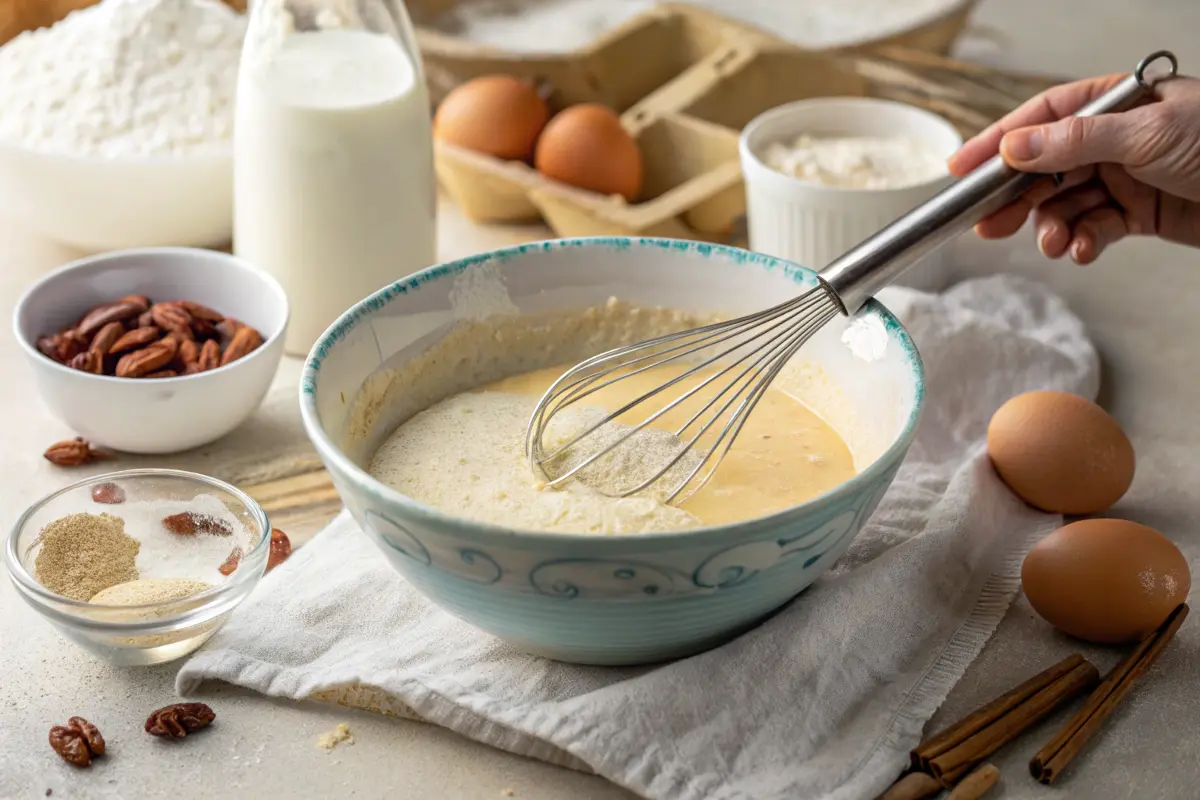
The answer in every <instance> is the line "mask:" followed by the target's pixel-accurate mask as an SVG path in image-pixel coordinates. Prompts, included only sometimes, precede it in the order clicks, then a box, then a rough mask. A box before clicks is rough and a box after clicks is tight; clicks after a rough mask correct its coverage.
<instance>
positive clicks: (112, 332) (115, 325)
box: [88, 322, 125, 359]
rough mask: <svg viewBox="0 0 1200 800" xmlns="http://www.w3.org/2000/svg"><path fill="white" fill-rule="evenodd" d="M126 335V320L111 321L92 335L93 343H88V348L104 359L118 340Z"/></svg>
mask: <svg viewBox="0 0 1200 800" xmlns="http://www.w3.org/2000/svg"><path fill="white" fill-rule="evenodd" d="M124 335H125V323H124V322H110V323H108V324H107V325H105V326H104V327H103V328H101V329H100V330H98V331H96V335H95V336H93V337H92V343H91V344H90V345H88V350H89V351H90V352H93V353H96V354H98V355H99V356H100V357H101V359H103V357H104V356H106V355H108V353H109V351H110V350H112V346H113V345H114V344H116V343H117V340H118V339H120V338H121V337H122V336H124Z"/></svg>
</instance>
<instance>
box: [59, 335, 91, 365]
mask: <svg viewBox="0 0 1200 800" xmlns="http://www.w3.org/2000/svg"><path fill="white" fill-rule="evenodd" d="M58 336H59V339H58V360H59V361H62V362H63V363H64V364H65V363H66V362H68V361H70V360H71V359H72V358H74V357H75V356H77V355H79V354H80V353H82V352H83V351H84V350H86V349H87V339H85V338H84V336H83V334H81V333H80V332H79V331H77V330H65V331H60V332H59V334H58Z"/></svg>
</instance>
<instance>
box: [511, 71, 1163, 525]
mask: <svg viewBox="0 0 1200 800" xmlns="http://www.w3.org/2000/svg"><path fill="white" fill-rule="evenodd" d="M1160 59H1165V60H1166V62H1167V68H1166V70H1165V71H1163V72H1159V73H1158V74H1156V75H1151V74H1150V71H1149V68H1150V67H1151V65H1152V64H1154V63H1155V62H1157V61H1159V60H1160ZM1177 71H1178V63H1177V61H1176V59H1175V56H1174V55H1173V54H1172V53H1170V52H1168V51H1165V50H1164V51H1158V52H1155V53H1152V54H1150V55H1148V56H1146V57H1145V58H1144V59H1142V60H1141V61H1140V62H1138V65H1137V67H1136V68H1135V69H1134V71H1133V73H1132V74H1131V75H1129V76H1128V77H1127V78H1125V79H1124V80H1122V81H1121V82H1119V83H1118V84H1117V85H1116V86H1114V87H1113V88H1112V89H1110V90H1109V91H1108V92H1106V93H1105V94H1103V95H1102V96H1100V97H1098V98H1097V99H1095V100H1093V101H1092V102H1091V103H1089V104H1088V105H1086V106H1085V107H1084V108H1082V109H1080V110H1079V111H1078V112H1076V116H1080V117H1090V116H1097V115H1099V114H1106V113H1111V112H1117V111H1124V110H1126V109H1128V108H1131V107H1133V106H1134V105H1136V104H1137V103H1138V102H1139V101H1141V100H1144V99H1148V98H1151V97H1153V89H1154V86H1155V85H1156V84H1157V83H1158V82H1160V81H1162V80H1166V79H1169V78H1172V77H1174V76H1175V75H1176V73H1177ZM1042 177H1044V176H1042V175H1035V174H1029V173H1022V172H1018V171H1016V170H1014V169H1012V168H1010V167H1009V166H1008V165H1007V164H1005V163H1004V161H1003V160H1002V159H1001V158H1000V157H999V156H996V157H994V158H992V159H991V160H990V161H988V162H986V163H985V164H983V165H981V166H980V167H979V168H977V169H976V170H974V171H973V172H971V173H970V174H969V175H967V176H966V177H964V178H962V179H961V180H959V181H957V182H956V183H954V184H953V185H951V186H950V187H948V188H946V189H945V190H943V191H942V192H940V193H939V194H937V195H936V196H934V197H933V198H932V199H930V200H928V201H927V202H925V203H924V204H922V205H920V206H918V207H917V208H915V209H913V210H912V211H910V212H909V213H908V214H906V215H904V216H903V217H901V218H900V219H898V220H896V221H895V222H893V223H892V224H890V225H888V226H887V227H886V228H884V229H883V230H881V231H879V232H878V233H876V234H875V235H874V236H871V237H870V238H868V239H867V240H866V241H864V242H862V243H861V244H859V245H857V246H856V247H854V248H853V249H851V250H850V251H849V252H847V253H846V254H845V255H843V256H841V257H840V258H838V259H837V260H835V261H833V262H832V263H831V264H829V265H828V266H827V267H826V268H825V269H823V270H822V271H821V272H820V273H819V275H818V279H819V283H818V285H817V286H816V287H814V288H813V289H811V290H809V291H808V292H806V293H805V294H803V295H800V296H799V297H796V298H794V299H792V300H788V301H787V302H785V303H781V304H780V305H777V306H775V307H774V308H769V309H767V310H765V311H760V312H757V313H754V314H749V315H746V316H743V317H738V318H736V319H733V320H729V321H728V322H718V323H714V324H711V325H705V326H703V327H699V328H694V329H692V330H687V331H683V332H680V333H672V334H668V335H666V336H659V337H656V338H654V339H650V340H648V341H645V342H641V343H639V344H634V345H630V346H627V347H619V348H616V349H614V350H610V351H608V352H606V353H602V354H600V355H598V356H595V357H593V358H589V359H587V360H586V361H584V362H582V363H580V364H578V365H576V366H575V367H573V368H571V369H570V370H568V371H567V372H566V373H564V374H563V375H562V377H560V378H559V379H558V380H557V381H555V383H554V384H553V385H552V386H551V387H550V389H549V390H548V391H547V392H546V394H545V395H544V396H543V397H542V398H541V400H540V401H539V403H538V404H537V407H536V408H535V409H534V412H533V415H532V417H531V418H530V421H529V426H528V428H527V430H526V445H525V446H526V454H527V456H528V457H529V460H530V464H531V466H532V467H533V469H534V470H535V471H540V472H541V473H542V474H543V475H544V476H545V477H546V479H547V481H548V483H549V485H551V486H557V485H560V484H562V483H563V482H564V481H567V480H569V479H570V478H572V477H573V476H575V475H577V474H578V473H580V471H581V470H584V469H586V468H587V467H588V466H589V465H592V464H595V463H596V462H597V461H598V460H599V459H600V458H602V457H604V456H605V455H606V454H609V453H611V452H613V451H614V450H615V449H616V448H618V447H622V446H630V447H636V446H637V439H635V438H634V437H636V436H637V435H638V434H639V432H641V431H643V430H644V429H646V428H647V427H648V426H650V425H652V424H653V423H654V422H655V421H656V420H658V419H659V418H661V417H662V416H663V415H664V414H666V413H668V412H670V411H672V410H675V409H680V408H682V407H683V406H684V404H685V403H689V402H691V403H699V404H701V405H700V408H699V410H697V411H695V412H694V413H692V414H691V416H690V417H689V418H688V419H687V421H686V423H685V424H683V425H682V426H680V427H678V428H677V429H675V430H674V431H673V433H674V435H675V436H676V437H678V441H679V447H678V448H677V449H676V452H675V454H674V456H673V458H671V460H670V461H668V462H667V463H665V464H664V465H663V466H662V468H661V469H658V470H656V471H654V472H653V474H651V475H650V476H649V477H647V478H643V479H642V480H640V481H638V482H637V484H636V485H634V486H631V487H629V488H623V489H620V490H616V491H607V492H606V493H607V494H610V495H613V496H617V497H627V496H629V495H632V494H635V493H637V492H640V491H642V490H644V489H647V488H648V487H649V486H651V485H652V484H654V483H656V482H657V481H659V480H661V479H662V478H663V476H665V475H667V474H668V473H669V472H671V470H672V468H675V467H676V465H679V464H681V462H683V464H682V471H683V472H684V473H685V474H684V475H683V477H682V478H681V479H679V481H678V482H677V483H676V484H675V485H674V487H673V488H672V489H670V491H669V492H668V493H667V494H666V498H665V502H668V503H671V502H674V501H676V500H677V499H678V498H680V495H681V494H683V492H684V490H685V489H689V487H690V491H688V494H687V495H684V497H683V499H686V498H687V497H688V496H690V495H691V494H692V493H694V492H695V491H697V490H699V489H700V488H701V487H702V486H703V485H704V484H705V483H707V481H708V480H709V479H710V478H711V477H712V475H713V472H714V471H715V470H716V468H717V466H718V465H719V464H720V462H721V459H723V458H724V456H725V454H726V453H728V452H729V449H730V447H732V446H733V443H734V441H735V440H736V439H737V436H738V434H739V433H740V432H741V430H742V428H743V426H744V425H745V424H746V420H747V418H748V417H749V415H750V413H751V412H752V411H753V410H754V408H755V406H756V405H757V404H758V402H759V400H760V399H761V398H762V396H763V394H764V393H765V392H766V390H767V388H768V387H769V386H770V385H771V382H772V381H773V380H774V379H775V377H776V376H777V375H778V374H779V372H780V370H782V369H783V367H784V365H785V364H786V363H787V362H788V360H789V359H790V358H791V357H792V356H793V355H794V354H795V353H796V351H798V350H799V349H800V348H801V347H802V346H803V345H804V343H805V342H807V341H808V340H809V339H810V338H811V337H812V336H813V335H814V334H815V333H816V332H817V331H819V330H820V329H821V328H822V327H823V326H824V325H825V324H826V323H828V322H829V321H830V320H832V319H833V318H835V317H837V316H838V315H839V314H845V315H847V316H849V315H853V314H854V313H855V312H857V311H858V310H859V309H860V308H861V307H862V305H863V304H864V303H866V302H867V300H868V299H870V298H871V297H872V296H873V295H874V294H875V293H876V292H877V291H879V290H880V289H882V288H883V287H884V286H887V285H888V284H890V283H891V282H892V281H893V280H895V279H896V278H897V277H898V276H899V275H900V274H901V273H903V272H904V271H905V270H906V269H908V268H909V267H910V266H912V265H913V264H914V263H915V262H917V261H918V260H920V259H921V258H922V257H924V256H925V255H927V254H928V253H930V252H931V251H933V250H934V249H936V248H938V247H940V246H941V245H943V244H945V243H946V242H948V241H950V240H951V239H953V238H955V237H956V236H958V235H959V234H960V233H962V232H964V231H965V230H967V229H968V228H970V227H971V226H973V225H974V224H975V223H976V222H978V221H979V220H981V219H983V218H984V217H986V216H987V215H989V214H991V213H992V212H994V211H996V210H998V209H999V208H1001V207H1003V206H1004V205H1006V204H1008V203H1009V202H1011V201H1012V200H1014V199H1016V198H1017V197H1019V196H1020V195H1021V194H1023V193H1024V192H1025V191H1027V190H1028V189H1029V188H1030V187H1031V186H1032V185H1033V184H1034V183H1035V182H1037V181H1038V180H1039V179H1041V178H1042ZM1055 178H1056V180H1060V176H1055ZM676 364H678V365H683V366H685V367H686V369H684V370H683V371H682V373H681V374H679V375H677V376H675V377H673V378H671V379H669V380H667V381H666V382H664V383H662V384H660V385H658V386H657V387H655V388H654V389H652V390H650V391H648V392H645V393H643V394H641V395H640V396H638V397H637V398H635V399H634V400H632V401H630V402H628V403H626V404H624V405H622V406H621V407H620V408H619V409H617V410H616V411H613V412H612V413H609V414H607V416H604V417H603V418H602V419H599V420H597V421H595V422H591V423H590V424H586V425H585V426H584V427H583V430H582V431H580V432H578V433H575V434H574V435H570V434H568V435H569V436H570V437H571V438H569V439H567V441H566V442H565V443H563V444H560V445H557V446H555V447H553V448H552V449H550V450H549V451H547V449H546V447H545V443H544V441H543V439H544V437H545V435H546V432H547V428H548V427H549V425H550V422H551V420H552V419H553V418H554V417H555V416H556V415H558V414H559V413H561V412H562V411H563V410H564V409H566V408H567V407H569V406H572V405H575V404H577V403H579V402H580V401H581V400H583V399H584V398H586V397H588V396H589V395H592V394H594V393H595V392H597V391H599V390H601V389H603V388H605V387H608V386H611V385H612V384H614V383H616V382H617V381H621V380H625V379H627V378H629V377H631V376H634V375H638V374H640V373H643V372H645V371H646V370H650V369H654V368H656V367H662V366H666V365H676ZM718 365H719V366H718ZM709 368H712V369H713V371H712V373H711V374H705V372H706V370H708V369H709ZM688 379H696V380H698V381H699V382H698V383H696V385H694V386H691V387H689V388H687V389H686V391H683V392H682V393H680V394H678V396H676V397H674V398H673V399H669V400H668V402H666V403H665V404H664V405H663V407H662V408H660V409H659V410H657V411H655V412H653V413H651V414H650V415H649V416H647V417H646V419H645V420H643V421H642V422H640V423H639V424H637V425H633V426H629V427H628V429H627V430H621V431H620V433H619V435H618V436H616V438H615V439H613V440H612V441H611V442H610V441H602V442H601V444H600V446H599V447H598V448H597V449H596V450H595V452H590V451H588V452H585V453H584V454H583V457H581V458H575V459H574V460H571V459H570V456H571V455H572V452H573V450H574V449H575V448H579V446H580V444H581V443H582V442H584V441H585V440H587V439H588V438H589V437H591V436H593V435H594V434H596V432H597V431H598V430H600V429H601V428H604V427H605V426H606V425H608V424H609V423H613V422H615V421H616V420H618V418H619V417H621V416H622V415H624V414H625V413H627V412H628V411H630V410H631V409H633V408H635V407H637V406H640V405H642V404H643V403H646V402H647V401H648V400H650V399H651V398H654V397H656V396H658V395H662V394H663V393H665V392H667V391H668V390H670V389H671V388H672V387H673V386H676V385H678V384H680V383H681V382H687V381H688ZM710 387H711V388H710ZM668 397H669V396H668ZM687 410H690V409H687ZM705 437H707V439H705ZM631 440H632V442H631ZM702 440H704V444H703V446H702V447H701V448H700V449H699V450H697V449H696V448H697V444H698V443H699V442H701V441H702ZM704 448H707V449H704ZM694 451H695V452H694ZM689 454H690V455H689ZM575 455H578V453H577V452H576V453H575ZM685 458H688V459H689V460H688V461H686V462H684V459H685ZM552 462H558V463H563V464H565V465H566V467H565V468H564V470H563V471H562V472H561V473H560V474H557V475H551V474H550V473H549V472H548V471H547V466H548V465H550V464H551V463H552ZM677 471H678V470H677ZM581 477H583V476H581ZM596 488H598V489H599V488H600V487H596ZM601 491H604V489H601Z"/></svg>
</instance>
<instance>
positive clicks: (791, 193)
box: [739, 97, 963, 291]
mask: <svg viewBox="0 0 1200 800" xmlns="http://www.w3.org/2000/svg"><path fill="white" fill-rule="evenodd" d="M805 134H807V135H811V136H815V137H821V138H823V137H858V136H864V137H903V138H908V139H914V140H917V141H919V142H922V143H924V145H925V146H926V147H928V148H930V150H931V151H932V152H933V153H935V154H937V155H938V156H940V157H943V158H949V157H950V155H951V154H952V153H954V152H955V151H956V150H957V149H958V148H959V147H961V146H962V143H963V140H962V136H960V135H959V133H958V131H957V130H956V129H955V128H954V126H953V125H951V124H950V123H949V122H948V121H947V120H945V119H943V118H942V117H939V116H938V115H936V114H932V113H930V112H928V111H925V110H923V109H920V108H916V107H914V106H910V105H906V104H904V103H897V102H893V101H891V100H876V99H871V98H861V97H823V98H816V99H811V100H801V101H799V102H796V103H789V104H787V105H783V106H779V107H778V108H774V109H771V110H770V111H767V112H764V113H763V114H760V115H759V116H758V117H755V118H754V119H753V120H751V122H750V124H749V125H747V126H746V127H745V129H744V130H743V131H742V135H741V140H740V143H739V150H740V153H741V162H742V172H743V173H744V175H745V181H746V209H747V225H748V227H749V234H750V249H752V250H756V251H758V252H760V253H766V254H767V255H772V256H775V257H777V258H785V259H787V260H789V261H793V262H795V263H797V264H800V265H802V266H805V267H809V268H810V269H815V270H820V269H822V268H824V267H825V266H826V265H827V264H829V263H830V262H831V261H833V260H834V259H835V258H837V257H838V256H840V255H842V254H843V253H845V252H846V251H847V250H849V249H850V248H852V247H854V246H855V245H857V244H858V243H860V242H861V241H863V240H864V239H866V238H867V237H869V236H871V235H872V234H874V233H876V232H877V231H879V230H880V229H881V228H883V227H885V226H887V225H888V224H889V223H891V222H893V221H895V220H896V219H897V218H898V217H900V216H901V215H903V214H904V213H905V212H907V211H910V210H911V209H913V208H914V207H916V206H918V205H920V204H921V203H922V202H924V201H925V200H928V199H929V198H930V197H932V196H933V195H935V194H937V193H938V192H939V191H941V190H942V189H943V188H945V187H946V186H948V185H949V184H950V183H951V182H952V180H953V179H952V178H951V176H950V174H949V172H947V173H946V174H945V175H943V176H940V177H938V178H936V179H934V180H930V181H925V182H922V183H918V184H915V185H911V186H906V187H903V188H897V189H857V188H843V187H833V186H823V185H820V184H817V183H813V182H811V181H806V180H803V179H801V178H796V177H793V176H791V175H785V174H783V173H781V172H779V171H777V170H775V169H773V168H772V167H769V166H767V164H766V163H765V162H764V161H763V159H762V153H763V152H764V150H765V149H766V148H767V147H768V146H770V145H771V144H774V143H776V142H780V143H785V144H786V143H790V142H792V141H794V140H795V139H796V138H797V137H799V136H802V135H805ZM952 272H953V264H952V262H951V261H950V252H949V248H941V249H940V250H937V251H935V252H933V253H931V254H930V255H929V256H927V257H926V258H925V259H923V260H922V261H920V262H918V263H917V264H915V265H914V266H913V267H912V268H911V269H910V270H909V271H908V272H906V273H905V274H904V275H903V276H901V278H900V279H899V280H898V281H897V283H898V284H899V285H903V286H910V287H913V288H916V289H922V290H924V291H939V290H941V289H943V288H945V287H946V285H947V284H948V283H949V281H950V276H951V273H952Z"/></svg>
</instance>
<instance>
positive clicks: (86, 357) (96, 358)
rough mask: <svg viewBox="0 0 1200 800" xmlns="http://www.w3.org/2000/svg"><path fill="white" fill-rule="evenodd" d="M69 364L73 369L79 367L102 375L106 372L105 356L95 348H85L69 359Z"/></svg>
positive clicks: (82, 370) (81, 369)
mask: <svg viewBox="0 0 1200 800" xmlns="http://www.w3.org/2000/svg"><path fill="white" fill-rule="evenodd" d="M118 324H120V323H118ZM67 366H68V367H70V368H71V369H77V370H79V371H80V372H92V373H95V374H96V375H102V374H104V356H102V355H100V353H98V352H96V351H95V350H85V351H84V352H82V353H79V354H77V355H76V356H75V357H74V358H72V359H71V360H70V361H68V362H67Z"/></svg>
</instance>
